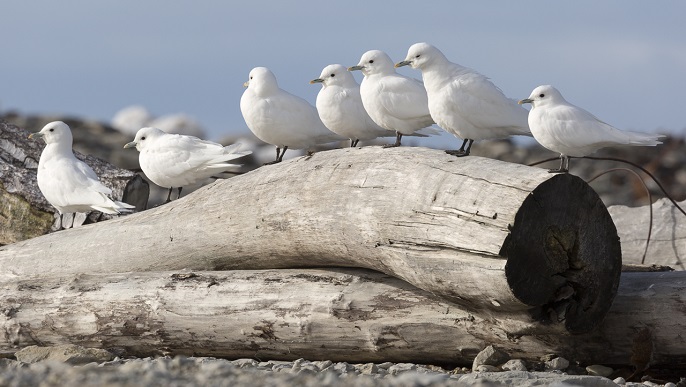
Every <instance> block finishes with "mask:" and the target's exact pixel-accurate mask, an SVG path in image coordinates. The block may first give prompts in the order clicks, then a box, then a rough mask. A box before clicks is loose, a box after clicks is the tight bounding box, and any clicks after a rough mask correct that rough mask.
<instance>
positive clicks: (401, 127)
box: [348, 50, 434, 146]
mask: <svg viewBox="0 0 686 387" xmlns="http://www.w3.org/2000/svg"><path fill="white" fill-rule="evenodd" d="M348 70H350V71H354V70H362V73H363V74H364V79H363V80H362V84H361V85H360V94H361V97H362V104H363V105H364V108H365V110H366V111H367V113H369V116H370V117H371V118H372V120H374V122H375V123H376V124H377V125H379V126H381V127H382V128H384V129H387V130H393V131H395V132H396V142H395V144H392V145H389V146H399V145H400V141H401V139H402V136H403V135H409V134H412V133H414V132H416V131H418V130H420V129H422V128H426V127H428V126H431V125H433V124H434V120H433V119H432V118H431V115H430V114H429V106H428V99H427V95H426V90H425V89H424V85H422V83H421V82H420V81H418V80H416V79H413V78H408V77H406V76H404V75H401V74H398V73H397V72H396V71H395V68H394V67H393V62H392V61H391V58H390V57H389V56H388V55H387V54H386V53H385V52H383V51H379V50H371V51H367V52H365V53H364V54H363V55H362V58H360V62H359V63H358V64H357V65H356V66H352V67H350V68H348Z"/></svg>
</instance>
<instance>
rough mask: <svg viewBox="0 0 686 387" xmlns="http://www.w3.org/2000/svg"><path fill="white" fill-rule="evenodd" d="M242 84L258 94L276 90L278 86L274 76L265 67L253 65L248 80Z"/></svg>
mask: <svg viewBox="0 0 686 387" xmlns="http://www.w3.org/2000/svg"><path fill="white" fill-rule="evenodd" d="M243 86H244V87H247V88H248V90H251V91H253V92H255V93H256V94H258V95H260V94H264V93H267V92H270V91H274V90H278V88H279V84H278V83H277V82H276V76H275V75H274V73H273V72H271V70H269V69H268V68H266V67H255V68H254V69H252V70H250V74H248V81H247V82H245V83H244V84H243Z"/></svg>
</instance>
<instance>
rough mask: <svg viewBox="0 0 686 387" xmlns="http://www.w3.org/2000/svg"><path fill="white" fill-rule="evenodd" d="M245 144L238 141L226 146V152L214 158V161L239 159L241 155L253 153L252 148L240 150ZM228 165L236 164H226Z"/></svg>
mask: <svg viewBox="0 0 686 387" xmlns="http://www.w3.org/2000/svg"><path fill="white" fill-rule="evenodd" d="M242 146H243V144H241V143H236V144H231V145H229V146H226V147H224V152H223V154H222V155H221V156H220V157H217V158H216V159H214V160H213V161H214V162H220V161H229V160H233V159H237V158H239V157H243V156H247V155H249V154H252V151H250V150H244V151H242V150H240V149H241V147H242ZM226 165H227V166H232V167H233V166H235V165H234V164H226Z"/></svg>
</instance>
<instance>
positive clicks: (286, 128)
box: [241, 67, 345, 162]
mask: <svg viewBox="0 0 686 387" xmlns="http://www.w3.org/2000/svg"><path fill="white" fill-rule="evenodd" d="M244 86H245V87H247V89H246V90H245V92H244V93H243V96H242V97H241V113H242V114H243V119H245V123H246V124H247V125H248V128H250V130H251V131H252V132H253V133H254V134H255V136H257V138H259V139H260V140H262V141H264V142H266V143H268V144H272V145H275V146H276V154H277V157H276V160H275V161H274V162H280V161H281V160H282V159H283V154H284V153H286V150H287V149H288V148H292V149H306V148H310V147H313V146H315V145H317V144H325V143H328V142H334V141H341V140H344V139H345V138H344V137H341V136H339V135H337V134H335V133H333V132H332V131H330V130H329V129H327V128H326V126H324V124H323V123H322V120H321V119H320V118H319V115H318V114H317V109H315V107H314V106H312V105H310V103H309V102H307V101H305V100H304V99H302V98H300V97H298V96H295V95H293V94H290V93H288V92H286V91H284V90H282V89H281V88H279V85H278V83H277V82H276V77H275V76H274V73H272V72H271V71H270V70H269V69H267V68H266V67H255V68H254V69H252V70H251V71H250V75H249V79H248V81H247V82H245V84H244ZM282 148H283V153H279V151H280V149H282Z"/></svg>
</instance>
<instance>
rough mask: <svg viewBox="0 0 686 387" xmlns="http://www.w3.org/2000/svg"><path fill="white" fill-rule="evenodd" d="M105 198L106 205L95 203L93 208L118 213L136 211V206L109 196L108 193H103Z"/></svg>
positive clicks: (106, 212) (107, 212) (103, 211)
mask: <svg viewBox="0 0 686 387" xmlns="http://www.w3.org/2000/svg"><path fill="white" fill-rule="evenodd" d="M102 196H103V198H104V199H105V203H104V205H93V206H91V208H92V209H94V210H97V211H100V212H102V213H105V214H110V215H116V214H121V213H130V212H133V211H135V209H136V206H132V205H130V204H128V203H124V202H119V201H116V200H112V199H110V198H108V197H107V196H106V195H102Z"/></svg>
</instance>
